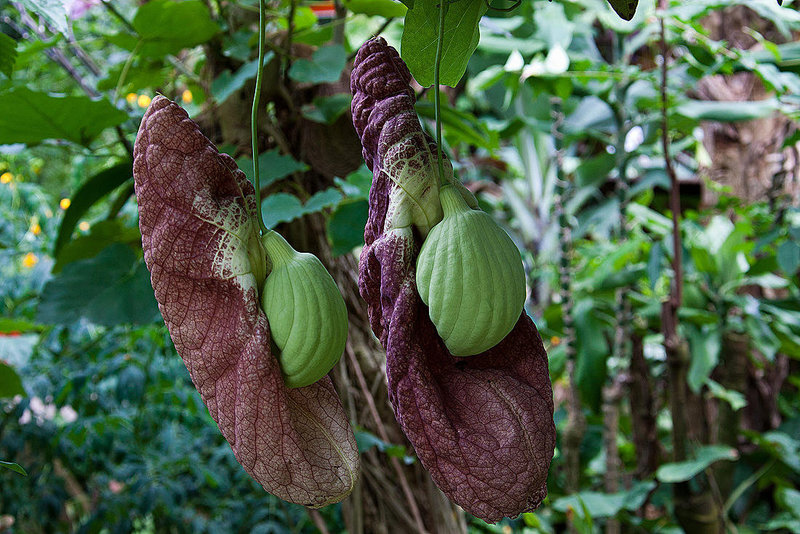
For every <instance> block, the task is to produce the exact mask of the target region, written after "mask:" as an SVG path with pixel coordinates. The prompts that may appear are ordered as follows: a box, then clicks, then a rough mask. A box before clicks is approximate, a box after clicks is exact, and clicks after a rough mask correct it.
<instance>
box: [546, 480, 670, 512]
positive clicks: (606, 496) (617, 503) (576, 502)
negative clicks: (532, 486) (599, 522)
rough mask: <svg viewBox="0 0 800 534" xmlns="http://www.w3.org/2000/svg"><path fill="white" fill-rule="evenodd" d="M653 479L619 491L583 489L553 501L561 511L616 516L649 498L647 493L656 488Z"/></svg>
mask: <svg viewBox="0 0 800 534" xmlns="http://www.w3.org/2000/svg"><path fill="white" fill-rule="evenodd" d="M655 486H656V483H655V482H653V481H647V482H637V483H636V484H635V485H634V486H633V487H632V488H631V489H630V490H628V491H622V492H619V493H600V492H597V491H581V492H579V493H577V494H575V495H570V496H568V497H562V498H560V499H558V500H556V501H555V502H554V503H553V508H554V509H555V510H557V511H559V512H566V511H567V510H569V509H572V510H574V511H575V512H577V513H578V515H581V511H586V510H588V511H589V512H590V513H591V517H593V518H598V517H614V516H615V515H617V514H618V513H619V512H620V511H621V510H630V511H634V510H636V509H638V508H639V507H640V506H641V505H642V504H644V501H645V500H646V499H647V495H648V494H649V493H650V491H652V490H653V488H655Z"/></svg>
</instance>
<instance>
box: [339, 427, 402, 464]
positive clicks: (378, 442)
mask: <svg viewBox="0 0 800 534" xmlns="http://www.w3.org/2000/svg"><path fill="white" fill-rule="evenodd" d="M354 434H355V436H356V445H358V452H360V453H362V454H363V453H365V452H367V451H368V450H370V449H371V448H373V447H375V448H377V449H378V450H379V451H381V452H385V453H386V455H387V456H389V457H393V458H401V459H402V460H403V462H404V463H405V464H406V465H411V464H413V463H414V462H415V461H416V458H415V457H414V456H411V455H409V454H407V452H406V448H405V446H403V445H392V444H391V443H386V442H385V441H383V440H382V439H381V438H379V437H378V436H376V435H375V434H370V433H369V432H367V431H365V430H357V431H355V432H354Z"/></svg>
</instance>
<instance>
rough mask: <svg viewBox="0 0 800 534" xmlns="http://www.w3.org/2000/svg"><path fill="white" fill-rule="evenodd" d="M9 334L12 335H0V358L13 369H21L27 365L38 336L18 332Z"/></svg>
mask: <svg viewBox="0 0 800 534" xmlns="http://www.w3.org/2000/svg"><path fill="white" fill-rule="evenodd" d="M9 334H13V335H5V336H3V335H0V358H2V361H3V362H6V363H10V364H11V365H13V366H14V367H17V368H18V367H22V366H23V365H25V364H27V363H28V360H29V359H30V357H31V354H33V349H34V347H36V344H37V343H38V342H39V335H38V334H22V333H18V332H9Z"/></svg>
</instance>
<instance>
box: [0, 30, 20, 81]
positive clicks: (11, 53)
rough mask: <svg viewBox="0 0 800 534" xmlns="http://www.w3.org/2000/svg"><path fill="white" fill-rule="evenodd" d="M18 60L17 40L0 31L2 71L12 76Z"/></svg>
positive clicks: (0, 63) (0, 62) (0, 65)
mask: <svg viewBox="0 0 800 534" xmlns="http://www.w3.org/2000/svg"><path fill="white" fill-rule="evenodd" d="M16 61H17V42H16V41H15V40H14V39H12V38H11V37H9V36H8V35H6V34H4V33H0V72H2V73H3V74H5V75H6V76H7V77H9V78H11V73H12V72H13V71H14V63H16Z"/></svg>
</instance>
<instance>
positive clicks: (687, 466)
mask: <svg viewBox="0 0 800 534" xmlns="http://www.w3.org/2000/svg"><path fill="white" fill-rule="evenodd" d="M736 458H738V454H737V453H736V449H732V448H730V447H724V446H722V445H706V446H704V447H700V448H699V449H697V451H696V453H695V455H694V458H692V459H691V460H686V461H685V462H675V463H668V464H664V465H662V466H661V467H659V468H658V471H656V478H657V479H658V480H659V481H660V482H664V483H671V482H685V481H687V480H691V479H692V478H694V477H695V476H697V474H698V473H700V472H701V471H703V470H704V469H705V468H707V467H708V466H710V465H711V464H713V463H714V462H717V461H719V460H735V459H736Z"/></svg>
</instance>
